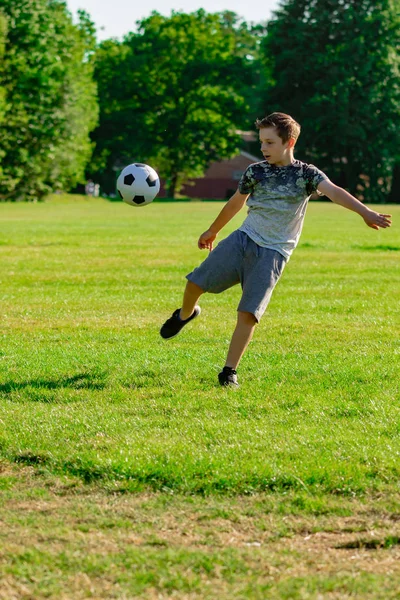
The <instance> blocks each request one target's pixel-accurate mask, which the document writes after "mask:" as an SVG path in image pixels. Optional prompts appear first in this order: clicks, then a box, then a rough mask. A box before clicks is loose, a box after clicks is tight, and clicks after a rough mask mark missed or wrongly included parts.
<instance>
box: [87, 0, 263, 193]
mask: <svg viewBox="0 0 400 600" xmlns="http://www.w3.org/2000/svg"><path fill="white" fill-rule="evenodd" d="M257 45H258V39H257V37H256V36H254V35H252V32H251V30H250V28H249V27H248V26H247V25H246V24H245V23H244V22H242V21H240V20H239V19H238V18H237V17H236V15H234V13H229V12H228V13H222V14H207V13H206V12H205V11H203V10H199V11H197V12H195V13H191V14H183V13H174V12H173V13H172V15H171V16H170V17H164V16H161V15H159V14H157V13H152V14H151V16H150V17H149V18H147V19H144V20H143V21H141V22H140V24H139V29H138V31H137V33H131V34H129V35H128V36H127V37H126V38H125V39H124V41H123V42H121V43H119V42H117V41H115V40H108V41H106V42H104V43H103V44H101V46H100V48H99V50H98V53H97V57H96V68H95V78H96V80H97V83H98V87H99V98H100V125H99V127H98V129H97V130H96V131H95V133H94V136H93V139H94V140H95V142H96V152H95V156H94V161H93V170H92V171H91V172H90V176H91V177H92V178H96V179H97V180H100V182H101V183H102V184H103V186H104V185H105V187H108V188H109V189H110V187H111V189H114V185H115V183H114V182H115V170H118V169H119V168H121V167H122V166H123V165H124V164H127V163H128V162H132V161H133V160H136V161H140V162H149V163H150V164H152V165H154V166H155V167H156V168H157V169H158V170H159V171H160V173H161V174H162V176H163V177H164V178H165V179H166V181H167V186H168V193H169V195H170V196H172V197H173V196H174V195H175V193H176V192H177V191H179V189H180V187H181V185H182V183H183V182H184V181H186V180H187V179H188V178H191V177H199V176H201V175H202V174H203V173H204V171H205V169H206V168H207V166H208V164H209V163H210V162H211V161H213V160H215V159H219V158H228V157H231V156H232V155H234V154H235V153H236V152H237V150H238V143H239V136H238V135H237V133H236V130H237V129H238V128H240V127H243V126H244V125H247V126H248V116H249V114H248V113H249V106H248V104H247V103H246V98H247V100H248V99H249V96H250V93H249V90H250V89H251V86H255V85H256V84H257V68H258V67H257V63H256V55H257Z"/></svg>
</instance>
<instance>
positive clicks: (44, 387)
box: [0, 371, 107, 402]
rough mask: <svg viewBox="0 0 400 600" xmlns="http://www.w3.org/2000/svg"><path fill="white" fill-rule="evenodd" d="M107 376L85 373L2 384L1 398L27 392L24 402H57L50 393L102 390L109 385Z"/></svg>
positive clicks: (104, 374) (0, 386)
mask: <svg viewBox="0 0 400 600" xmlns="http://www.w3.org/2000/svg"><path fill="white" fill-rule="evenodd" d="M106 379H107V374H106V373H99V372H98V371H96V372H94V373H89V372H84V373H78V374H77V375H73V376H72V377H61V378H57V379H45V378H38V379H30V380H29V381H8V382H6V383H2V384H0V396H2V395H5V396H7V395H12V394H15V392H21V391H23V392H26V394H24V398H23V399H24V400H27V399H29V400H31V401H33V402H53V401H55V400H56V398H55V396H54V394H51V393H50V394H49V393H48V392H51V391H56V390H62V389H73V390H102V389H104V388H105V387H106V385H107V381H106Z"/></svg>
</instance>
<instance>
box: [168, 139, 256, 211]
mask: <svg viewBox="0 0 400 600" xmlns="http://www.w3.org/2000/svg"><path fill="white" fill-rule="evenodd" d="M260 160H262V157H257V156H253V155H252V154H249V153H248V152H245V151H244V150H241V151H240V152H239V154H237V155H236V156H234V157H233V158H231V159H229V160H221V161H219V162H215V163H212V164H211V165H210V166H209V167H208V169H207V171H206V172H205V173H204V176H203V177H201V178H199V179H192V180H191V181H190V182H189V183H188V184H186V185H184V186H183V188H182V190H181V192H180V193H181V195H182V196H187V197H188V198H217V199H221V200H224V199H226V198H229V197H230V196H232V194H233V193H234V192H235V191H236V190H237V186H238V183H239V179H240V178H241V176H242V174H243V173H244V171H245V170H246V169H247V167H248V166H249V165H251V164H252V163H254V162H259V161H260Z"/></svg>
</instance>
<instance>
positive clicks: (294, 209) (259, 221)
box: [239, 160, 328, 260]
mask: <svg viewBox="0 0 400 600" xmlns="http://www.w3.org/2000/svg"><path fill="white" fill-rule="evenodd" d="M324 180H328V177H327V176H326V175H325V173H323V172H322V171H320V170H319V169H317V168H316V167H314V165H308V164H306V163H304V162H301V161H300V160H295V161H294V162H292V164H290V165H288V166H287V167H277V166H275V165H270V164H269V163H268V162H267V161H262V162H258V163H254V164H252V165H250V166H249V167H247V169H246V171H245V172H244V173H243V175H242V177H241V179H240V181H239V192H240V193H241V194H250V196H249V198H248V199H247V206H248V209H249V210H248V213H247V218H246V219H245V221H244V222H243V224H242V226H241V227H239V229H240V231H244V232H245V233H247V235H248V236H249V237H250V238H251V239H252V240H253V241H254V242H256V244H258V245H259V246H262V247H264V248H271V249H272V250H277V251H278V252H280V253H281V254H283V256H284V257H285V258H286V260H289V258H290V256H291V254H292V252H293V250H294V249H295V248H296V246H297V244H298V241H299V238H300V234H301V230H302V228H303V221H304V216H305V214H306V208H307V202H308V199H309V198H310V196H311V194H312V193H313V192H315V191H316V190H317V187H318V185H319V184H320V183H321V181H324Z"/></svg>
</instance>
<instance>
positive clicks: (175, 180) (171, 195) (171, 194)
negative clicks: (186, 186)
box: [168, 170, 178, 198]
mask: <svg viewBox="0 0 400 600" xmlns="http://www.w3.org/2000/svg"><path fill="white" fill-rule="evenodd" d="M177 183H178V174H177V172H176V171H175V170H174V174H173V175H172V177H171V180H170V182H169V186H168V198H175V194H176V185H177Z"/></svg>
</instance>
